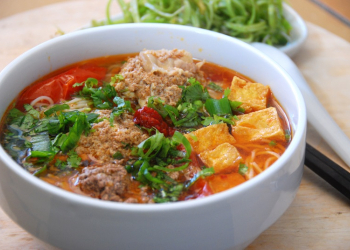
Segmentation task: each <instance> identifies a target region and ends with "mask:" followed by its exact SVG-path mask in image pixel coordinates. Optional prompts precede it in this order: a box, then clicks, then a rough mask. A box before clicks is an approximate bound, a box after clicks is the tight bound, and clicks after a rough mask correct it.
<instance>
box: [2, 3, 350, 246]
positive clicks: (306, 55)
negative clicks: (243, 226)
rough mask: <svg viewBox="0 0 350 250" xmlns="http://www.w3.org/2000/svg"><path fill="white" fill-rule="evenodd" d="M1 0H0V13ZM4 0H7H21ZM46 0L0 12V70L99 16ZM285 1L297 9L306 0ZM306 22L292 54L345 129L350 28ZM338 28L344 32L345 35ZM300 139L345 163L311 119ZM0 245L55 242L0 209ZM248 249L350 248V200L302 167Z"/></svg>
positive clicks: (349, 127) (349, 123) (80, 6)
mask: <svg viewBox="0 0 350 250" xmlns="http://www.w3.org/2000/svg"><path fill="white" fill-rule="evenodd" d="M3 1H4V2H3ZM6 1H8V0H1V2H0V18H1V17H2V14H3V13H1V10H2V9H3V8H2V7H4V5H3V4H4V3H5V4H6ZM11 1H12V2H11V3H12V4H13V3H14V2H17V3H19V2H21V1H23V0H21V1H20V0H11ZM51 1H52V2H57V3H55V4H51V5H47V6H42V7H37V8H34V9H32V10H29V11H26V12H20V13H18V14H15V15H10V16H8V17H4V18H2V19H0V31H1V35H2V39H0V70H2V69H3V68H4V67H5V66H6V65H7V64H8V63H9V62H11V61H12V60H13V59H15V58H16V57H17V56H19V55H20V54H21V53H23V52H25V51H26V50H28V49H30V48H32V47H33V46H35V45H37V44H39V43H41V42H44V41H46V40H48V39H51V38H53V37H55V36H56V35H57V34H56V33H57V31H58V30H62V31H64V32H72V31H74V30H76V29H78V28H79V27H81V26H83V25H85V24H87V23H89V21H90V20H91V19H101V18H104V11H105V5H106V1H101V0H71V1H66V2H63V1H62V0H61V1H60V0H50V1H49V0H45V2H46V3H49V2H51ZM346 1H347V2H348V0H346ZM31 2H33V3H35V2H37V3H38V6H40V4H42V3H43V2H44V1H41V0H32V1H31ZM289 2H290V3H291V5H292V6H293V7H295V9H296V10H298V11H299V8H300V9H303V8H302V4H304V3H305V2H306V1H305V0H290V1H289ZM308 4H310V1H309V2H307V4H306V5H305V6H304V7H305V8H307V7H308ZM19 9H21V8H19ZM113 9H114V12H117V11H118V8H117V6H116V5H115V6H113ZM303 11H304V10H302V11H301V12H303ZM5 14H6V13H5ZM323 14H324V13H323ZM5 16H6V15H5ZM321 17H322V22H324V23H327V20H328V22H329V23H332V22H333V23H337V22H338V21H339V20H336V19H334V18H333V17H331V16H330V15H328V16H326V17H323V16H322V15H321ZM313 18H314V17H312V15H309V17H308V18H305V19H308V20H309V21H310V19H313ZM325 18H328V19H326V20H325ZM311 21H312V20H311ZM314 23H317V22H314ZM307 26H308V29H309V37H308V39H307V41H306V43H305V45H304V46H303V47H302V49H301V51H300V52H299V53H298V54H297V55H296V56H295V57H294V58H293V60H294V62H295V63H296V64H297V66H298V67H299V69H300V70H301V72H302V73H303V75H304V77H305V78H306V80H307V81H308V83H309V85H310V87H311V88H312V90H313V91H314V93H315V94H316V95H317V97H318V98H319V99H320V101H321V103H322V104H323V105H324V107H325V108H326V109H327V110H328V112H330V114H331V116H332V117H333V118H334V120H335V121H336V122H337V123H338V124H339V126H340V127H341V128H342V129H343V130H344V131H345V133H346V134H347V135H348V136H349V137H350V116H349V114H350V43H349V41H350V28H349V27H347V26H340V32H339V30H338V29H339V25H338V26H337V27H336V28H337V30H338V31H337V30H335V31H332V32H334V33H337V32H339V33H337V35H335V34H333V33H331V32H329V31H327V30H325V29H323V28H320V27H319V26H317V25H314V24H312V23H310V22H308V23H307ZM326 28H327V27H326ZM339 34H343V35H342V37H343V38H344V39H342V38H340V37H339V36H340V35H339ZM345 39H346V40H345ZM307 141H308V143H310V144H311V145H313V146H314V147H316V148H317V149H319V150H320V151H321V152H323V153H324V154H325V155H327V156H328V157H330V158H332V159H333V160H334V161H336V162H337V163H339V164H340V165H341V166H342V167H344V168H345V169H349V168H347V167H346V166H345V164H344V163H343V162H342V161H341V160H340V159H339V158H338V157H337V156H336V155H335V153H334V152H333V151H332V150H331V149H330V148H329V147H328V145H327V144H326V143H325V142H324V141H323V140H322V139H321V138H320V136H319V134H317V132H316V131H315V130H314V129H313V128H312V127H311V126H310V125H308V135H307ZM349 152H350V149H349ZM0 249H48V250H49V249H50V250H51V249H54V248H52V247H50V246H47V245H46V244H44V243H42V242H40V241H39V240H37V239H35V238H34V237H32V236H31V235H29V234H28V233H27V232H25V231H24V230H22V229H21V228H20V227H18V226H17V225H16V224H15V223H14V222H12V221H11V220H10V219H9V218H8V217H7V215H6V214H5V213H4V212H3V211H2V210H1V209H0ZM247 249H350V201H349V200H348V199H347V198H345V197H344V196H343V195H341V194H340V193H338V192H337V191H336V190H335V189H334V188H333V187H331V186H330V185H329V184H328V183H326V182H325V181H324V180H322V179H321V178H320V177H318V176H317V175H316V174H314V173H313V172H312V171H310V170H309V169H308V168H305V172H304V176H303V179H302V182H301V185H300V188H299V191H298V193H297V196H296V198H295V200H294V201H293V203H292V205H291V206H290V208H289V209H288V210H287V211H286V213H285V214H284V215H283V216H282V217H281V218H280V219H279V220H278V221H277V222H276V223H275V224H274V225H272V226H271V227H270V228H269V229H268V230H266V231H265V232H264V233H263V234H262V235H261V236H260V237H259V238H258V239H256V240H255V241H254V242H253V243H252V244H251V245H250V246H249V247H248V248H247Z"/></svg>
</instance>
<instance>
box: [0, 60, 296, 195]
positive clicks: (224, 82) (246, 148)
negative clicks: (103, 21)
mask: <svg viewBox="0 0 350 250" xmlns="http://www.w3.org/2000/svg"><path fill="white" fill-rule="evenodd" d="M135 55H136V54H125V55H114V56H106V57H100V58H95V59H90V60H86V61H82V62H79V63H76V64H73V65H69V66H66V67H64V68H61V69H59V70H56V71H54V72H52V73H50V74H48V75H46V76H44V77H42V78H40V79H39V80H37V81H36V82H34V83H32V84H31V85H30V86H28V87H27V88H25V89H24V90H23V91H22V92H21V93H20V94H19V96H18V98H17V99H16V100H14V103H13V104H11V105H10V107H9V108H8V110H10V109H11V108H12V107H14V106H16V107H18V108H20V109H21V107H23V104H24V100H25V98H23V96H28V93H29V95H30V92H32V91H33V90H34V91H35V90H36V89H37V88H38V86H39V87H40V84H41V83H42V82H43V81H45V80H47V79H49V78H52V77H55V76H57V75H60V74H61V73H62V72H66V71H67V70H72V69H76V68H80V67H82V68H86V67H87V68H88V69H89V70H90V69H91V70H92V71H93V69H94V67H96V66H97V68H98V69H97V70H96V72H93V74H92V75H86V78H87V77H95V78H101V79H103V80H106V81H109V80H110V77H111V76H112V75H114V74H117V73H118V72H119V71H120V69H121V67H122V64H123V63H124V62H125V61H126V60H127V59H128V58H129V57H133V56H135ZM100 67H102V68H104V69H105V70H101V68H100ZM201 69H202V70H203V71H204V73H205V77H206V78H207V79H208V80H210V81H213V82H215V83H216V84H218V85H220V86H222V87H223V89H226V88H229V87H230V85H231V81H232V78H233V77H234V76H238V77H240V78H242V79H245V80H248V81H252V80H251V79H249V78H248V77H246V76H244V75H242V74H240V73H238V72H236V71H234V70H232V69H228V68H225V67H221V66H219V65H216V64H213V63H209V62H206V63H205V64H204V65H203V66H202V68H201ZM90 72H91V71H90ZM84 74H89V73H86V72H85V73H83V75H84ZM82 77H84V76H82ZM78 79H79V80H81V79H80V78H78ZM75 80H77V79H71V82H70V84H72V83H75ZM43 91H46V92H45V93H47V91H48V90H47V89H44V90H43ZM51 91H52V92H54V91H56V92H57V89H51ZM64 91H65V92H67V90H63V92H64ZM68 92H69V91H68ZM45 93H43V95H45ZM209 93H210V95H211V96H212V97H214V98H218V99H219V98H221V97H222V94H223V93H218V92H215V91H212V90H210V89H209ZM21 97H22V98H21ZM69 99H70V98H67V100H69ZM267 106H268V107H270V106H273V107H276V109H277V111H278V114H279V119H280V121H281V123H282V126H283V128H284V130H290V126H289V122H288V119H287V116H286V114H285V113H284V111H283V109H282V108H281V106H280V105H279V103H278V102H277V100H276V99H275V98H274V96H273V94H272V93H270V96H269V98H268V105H267ZM5 117H6V115H4V117H3V119H2V121H1V129H2V131H3V130H4V122H5ZM2 134H3V133H2ZM2 141H3V138H2ZM235 146H236V147H237V150H238V151H239V153H240V155H241V156H242V159H243V160H242V162H245V161H249V157H250V156H251V153H252V151H253V150H255V151H256V152H258V151H259V150H263V151H264V150H269V151H273V152H276V153H277V154H279V155H281V154H282V153H283V152H284V151H285V149H286V147H287V146H288V142H287V141H285V142H278V144H277V145H270V144H269V142H259V143H249V144H244V145H235ZM57 157H58V158H61V160H65V156H57ZM80 157H81V158H82V160H83V161H84V160H85V162H88V160H89V158H88V157H87V156H86V155H80ZM269 158H271V156H269V155H267V154H263V155H260V156H257V157H255V162H256V163H257V164H258V165H259V167H260V169H254V171H253V176H256V175H257V174H259V173H260V172H261V170H262V171H263V170H264V169H265V168H266V166H265V163H266V160H268V159H269ZM191 159H192V162H191V164H192V165H193V166H203V165H204V164H203V162H202V161H201V160H200V159H199V157H198V155H196V154H195V153H192V155H191ZM55 160H56V159H54V161H55ZM276 160H277V158H275V159H270V160H269V163H268V165H267V167H269V166H270V165H271V164H273V163H274V162H275V161H276ZM90 163H92V162H90ZM84 167H86V166H81V167H79V168H78V169H76V170H74V171H70V172H67V171H64V172H62V171H60V170H59V169H57V168H56V167H54V166H50V167H49V168H48V170H46V171H45V172H43V173H42V174H40V175H39V176H38V177H39V178H40V179H41V180H43V181H46V182H48V183H50V184H52V185H55V186H58V187H60V188H62V189H65V190H67V191H70V192H75V193H80V194H83V193H82V192H81V191H80V189H79V187H78V186H75V185H74V184H73V183H72V182H74V181H75V179H76V178H74V177H76V176H77V174H78V173H80V172H81V171H82V169H83V168H84ZM209 167H210V166H209ZM29 171H30V170H29ZM249 178H250V177H247V176H246V175H245V176H243V175H241V174H239V173H238V168H236V169H235V170H233V172H231V173H224V174H214V175H211V176H209V177H206V178H202V179H199V180H198V181H196V183H195V184H194V185H192V186H191V187H190V189H189V190H188V191H187V192H186V193H184V194H182V195H181V197H180V200H188V199H196V198H199V197H204V196H208V195H211V194H214V193H218V192H222V191H224V190H227V189H229V188H232V187H235V186H237V185H239V184H241V183H243V182H245V181H247V180H248V179H249ZM129 184H130V185H129V190H128V191H127V193H126V194H125V197H124V198H136V199H138V200H139V201H141V197H140V190H139V182H137V181H131V178H130V183H129Z"/></svg>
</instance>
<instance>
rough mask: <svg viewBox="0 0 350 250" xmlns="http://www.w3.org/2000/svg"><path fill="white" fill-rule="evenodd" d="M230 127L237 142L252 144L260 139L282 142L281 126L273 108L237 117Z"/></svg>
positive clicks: (283, 136) (283, 138)
mask: <svg viewBox="0 0 350 250" xmlns="http://www.w3.org/2000/svg"><path fill="white" fill-rule="evenodd" d="M238 118H239V120H238V121H236V125H234V126H232V135H233V136H234V137H235V139H236V140H237V142H239V143H245V142H253V141H259V140H261V139H269V140H276V141H279V140H280V141H281V140H282V141H284V140H285V135H284V131H283V128H282V124H281V122H280V120H279V118H278V114H277V110H276V108H274V107H270V108H267V109H263V110H259V111H255V112H252V113H249V114H244V115H240V116H238Z"/></svg>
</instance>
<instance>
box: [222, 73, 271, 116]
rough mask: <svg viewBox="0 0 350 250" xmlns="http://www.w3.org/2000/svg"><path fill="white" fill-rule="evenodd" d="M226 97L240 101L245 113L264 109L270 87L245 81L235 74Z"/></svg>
mask: <svg viewBox="0 0 350 250" xmlns="http://www.w3.org/2000/svg"><path fill="white" fill-rule="evenodd" d="M230 89H231V92H230V94H229V96H228V99H230V100H231V101H239V102H242V105H241V107H242V108H244V109H245V113H250V112H252V111H257V110H262V109H266V104H267V98H268V95H269V93H270V87H269V86H265V85H263V84H261V83H253V82H247V81H245V80H243V79H241V78H239V77H237V76H235V77H233V79H232V83H231V88H230Z"/></svg>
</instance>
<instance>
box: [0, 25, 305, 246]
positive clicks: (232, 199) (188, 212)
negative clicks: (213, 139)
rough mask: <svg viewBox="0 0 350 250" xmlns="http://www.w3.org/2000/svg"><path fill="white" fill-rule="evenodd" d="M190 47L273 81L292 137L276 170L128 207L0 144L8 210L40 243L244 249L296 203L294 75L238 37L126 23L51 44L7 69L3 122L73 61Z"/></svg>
mask: <svg viewBox="0 0 350 250" xmlns="http://www.w3.org/2000/svg"><path fill="white" fill-rule="evenodd" d="M144 48H147V49H162V48H166V49H173V48H179V49H185V50H187V51H190V52H191V53H192V55H193V56H194V57H195V58H198V59H206V60H207V61H210V62H214V63H217V64H220V65H222V66H225V67H229V68H232V69H235V70H236V71H238V72H240V73H242V74H244V75H246V76H248V77H250V78H252V79H254V80H256V81H258V82H261V83H263V84H268V85H270V87H271V89H272V91H273V93H274V94H275V96H276V98H277V99H278V100H279V102H280V104H281V105H282V106H283V108H284V110H285V111H286V113H287V115H288V117H289V119H290V123H291V126H292V134H293V139H292V142H291V144H290V146H289V147H288V148H287V150H286V151H285V153H284V154H283V155H282V156H281V158H280V159H279V160H278V161H276V162H275V163H274V164H273V165H272V166H271V167H270V168H268V169H267V170H265V171H264V172H263V173H261V174H259V175H258V176H257V177H255V178H253V179H252V180H249V181H247V182H245V183H243V184H241V185H239V186H237V187H235V188H233V189H230V190H227V191H224V192H222V193H219V194H215V195H212V196H210V197H205V198H202V199H197V200H190V201H184V202H177V203H171V204H123V203H117V202H109V201H101V200H97V199H92V198H88V197H84V196H80V195H77V194H73V193H70V192H67V191H64V190H62V189H60V188H57V187H55V186H53V185H50V184H48V183H46V182H44V181H41V180H40V179H38V178H37V177H35V176H32V175H30V174H29V173H28V172H27V171H26V170H24V169H23V168H22V167H21V166H19V165H18V164H16V162H15V161H14V160H13V159H12V158H11V157H10V156H9V155H8V154H7V153H6V152H5V151H4V149H3V148H2V147H0V204H1V207H2V208H3V210H4V211H5V212H6V214H7V215H8V216H9V217H10V218H11V219H12V220H14V221H15V222H16V223H17V224H18V225H20V226H21V227H22V228H24V229H25V230H27V231H28V232H29V233H31V234H32V235H34V236H35V237H37V238H39V239H41V240H43V241H45V242H47V243H49V244H51V245H53V246H56V247H59V248H62V249H85V250H87V249H168V250H169V249H170V250H171V249H242V248H245V247H246V246H248V245H249V244H250V243H251V242H252V241H253V240H254V239H255V238H257V237H258V236H259V235H260V234H261V233H262V232H263V231H264V230H266V229H267V228H268V227H269V226H271V225H272V224H273V223H274V222H276V220H277V219H278V218H279V217H280V216H281V215H282V214H283V213H284V212H285V211H286V209H287V208H288V207H289V206H290V204H291V203H292V201H293V199H294V197H295V195H296V192H297V189H298V187H299V184H300V181H301V178H302V173H303V163H304V149H305V134H306V111H305V105H304V101H303V98H302V96H301V94H300V92H299V90H298V88H297V87H296V85H295V83H294V82H293V81H292V79H291V78H290V77H289V76H288V75H287V74H286V73H285V72H284V71H283V70H282V69H281V68H280V67H279V66H278V65H277V64H276V63H274V62H273V61H272V60H271V59H269V58H267V57H266V56H265V55H263V54H262V53H260V52H259V51H258V50H256V49H255V48H253V47H252V46H250V45H248V44H246V43H243V42H241V41H239V40H237V39H234V38H231V37H228V36H225V35H222V34H219V33H216V32H211V31H207V30H203V29H197V28H193V27H188V26H177V25H164V24H122V25H113V26H105V27H99V28H94V29H86V30H82V31H77V32H74V33H71V34H67V35H64V36H61V37H58V38H55V39H52V40H49V41H47V42H45V43H43V44H41V45H39V46H37V47H35V48H33V49H31V50H29V51H27V52H25V53H24V54H23V55H21V56H20V57H18V58H17V59H15V60H14V61H13V62H12V63H10V64H9V65H8V66H7V67H6V68H5V69H4V70H3V71H2V72H1V73H0V116H3V114H4V112H5V110H6V107H8V105H9V104H10V102H11V101H12V100H13V99H14V98H15V97H16V96H17V95H18V93H19V92H20V91H21V90H22V89H23V88H24V87H25V86H27V85H28V84H30V83H31V82H33V81H34V80H36V79H37V78H38V77H40V76H43V75H46V74H48V73H49V72H51V71H53V70H56V69H59V68H61V67H63V66H66V65H69V64H72V63H74V62H78V61H82V60H85V59H89V58H94V57H101V56H105V55H113V54H124V53H132V52H138V51H141V50H142V49H144Z"/></svg>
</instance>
